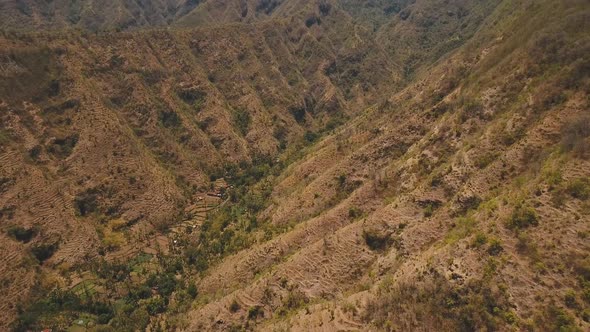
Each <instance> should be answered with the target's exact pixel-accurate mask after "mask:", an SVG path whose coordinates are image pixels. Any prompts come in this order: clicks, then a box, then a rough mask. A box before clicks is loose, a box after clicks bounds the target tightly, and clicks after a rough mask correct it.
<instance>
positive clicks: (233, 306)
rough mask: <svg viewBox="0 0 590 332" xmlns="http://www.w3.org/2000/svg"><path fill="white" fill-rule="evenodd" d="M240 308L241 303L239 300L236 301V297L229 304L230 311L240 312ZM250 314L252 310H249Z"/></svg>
mask: <svg viewBox="0 0 590 332" xmlns="http://www.w3.org/2000/svg"><path fill="white" fill-rule="evenodd" d="M238 310H240V304H239V303H238V301H236V299H234V300H233V301H232V302H231V304H230V305H229V311H230V312H232V313H236V312H238ZM248 314H250V311H249V310H248Z"/></svg>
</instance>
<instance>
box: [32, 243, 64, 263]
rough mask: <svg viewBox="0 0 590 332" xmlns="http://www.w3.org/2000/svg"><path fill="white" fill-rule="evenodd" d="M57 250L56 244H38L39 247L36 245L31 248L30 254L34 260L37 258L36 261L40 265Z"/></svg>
mask: <svg viewBox="0 0 590 332" xmlns="http://www.w3.org/2000/svg"><path fill="white" fill-rule="evenodd" d="M57 248H58V244H57V243H52V244H40V245H37V246H35V247H33V248H31V253H32V254H33V256H35V258H37V260H38V261H39V262H40V263H43V262H44V261H46V260H48V259H49V258H51V256H53V254H54V253H55V251H56V250H57Z"/></svg>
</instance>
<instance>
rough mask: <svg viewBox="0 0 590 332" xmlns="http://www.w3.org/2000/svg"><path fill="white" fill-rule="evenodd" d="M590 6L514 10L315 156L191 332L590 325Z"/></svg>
mask: <svg viewBox="0 0 590 332" xmlns="http://www.w3.org/2000/svg"><path fill="white" fill-rule="evenodd" d="M589 9H590V8H589V6H588V4H587V3H585V2H582V1H580V2H563V3H555V2H554V1H545V2H541V3H539V2H536V1H535V2H532V1H531V2H528V3H520V2H518V3H516V2H515V3H513V2H509V1H505V2H503V3H502V4H501V5H500V6H499V7H498V8H497V10H496V11H495V12H494V14H493V15H492V16H491V17H490V18H489V19H488V20H487V21H486V23H485V25H484V26H483V27H482V28H481V29H480V30H479V31H480V32H479V33H478V34H476V36H475V37H474V38H473V39H472V40H471V41H470V42H469V43H468V44H467V45H465V47H463V48H462V49H461V51H459V52H457V53H456V54H454V55H453V56H451V57H449V58H448V59H446V60H444V61H441V62H440V63H439V64H437V65H436V66H435V67H434V68H432V69H431V70H430V71H429V72H428V73H425V74H423V75H422V76H420V77H419V78H418V80H417V82H416V83H415V84H412V85H411V86H410V87H408V88H407V89H405V90H404V91H402V92H400V93H396V94H393V95H392V96H391V97H390V98H389V99H388V100H387V101H386V102H384V103H382V104H379V105H377V106H375V107H372V108H369V109H367V110H365V111H364V112H363V113H362V115H361V116H359V117H358V118H356V119H355V120H353V121H351V122H350V123H348V124H347V125H345V126H344V128H342V129H341V130H338V131H337V132H336V133H335V134H334V135H330V136H329V137H327V138H325V139H324V140H322V141H321V142H319V143H318V144H316V145H314V147H313V148H311V149H310V150H309V151H307V153H306V157H305V158H304V159H303V160H301V161H299V162H297V163H295V164H293V165H291V166H290V167H289V168H287V170H286V171H284V172H283V173H282V174H281V175H279V176H278V177H277V178H276V179H275V180H274V181H275V183H276V185H275V186H274V187H273V192H272V194H271V201H272V203H271V204H270V206H269V207H268V208H267V209H265V210H264V211H263V212H261V213H260V214H259V217H260V218H268V220H270V222H272V223H273V224H274V225H276V226H277V227H280V226H282V225H286V226H287V229H288V231H286V232H284V233H283V234H281V235H279V236H276V237H275V238H273V239H272V240H269V241H260V242H259V243H258V244H257V245H255V246H253V247H252V248H251V249H248V250H244V251H241V252H239V253H237V254H235V255H233V256H230V257H228V258H226V259H224V261H223V262H222V263H221V264H219V265H217V266H215V267H213V268H211V269H210V272H209V273H207V274H206V275H205V276H204V278H203V279H202V281H200V282H199V290H200V292H201V294H200V295H199V296H200V297H202V298H203V299H204V300H202V302H198V303H197V304H196V308H195V309H193V311H192V313H191V314H190V315H189V317H188V318H186V319H183V318H182V317H180V324H181V326H182V329H183V330H201V329H203V330H232V329H234V330H240V329H243V328H245V329H246V330H248V329H254V330H261V331H268V330H271V331H272V330H301V331H314V330H318V331H320V330H322V331H323V330H326V331H332V330H394V331H408V330H420V331H432V330H445V331H447V330H448V331H456V330H465V331H473V330H500V331H503V330H542V331H563V330H572V331H578V330H579V331H582V330H587V329H588V328H589V327H590V326H589V323H588V321H589V316H588V307H589V304H590V303H589V302H588V301H589V299H588V296H587V295H588V281H589V279H588V267H589V266H588V258H589V257H588V253H589V252H590V251H589V249H590V248H589V247H588V240H587V237H588V232H589V227H590V223H589V221H590V210H589V209H588V208H589V202H588V199H589V195H588V190H590V163H589V159H588V158H589V157H590V156H589V155H588V148H587V147H588V146H589V145H588V143H589V140H590V131H589V130H588V128H590V127H589V124H590V114H589V113H588V109H589V105H588V92H589V88H590V86H589V84H590V82H589V81H588V77H589V75H588V73H589V64H590V63H589V60H590V59H589V58H588V55H587V54H588V47H589V46H590V44H589V42H590V39H589V37H590V35H589V32H590V29H588V28H589V27H588V23H587V22H589V21H588V15H589V14H590V12H589ZM227 232H229V230H228V231H227ZM235 233H236V229H235V228H232V229H231V233H229V234H235ZM228 241H231V240H228ZM183 324H184V325H183Z"/></svg>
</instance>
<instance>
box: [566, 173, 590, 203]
mask: <svg viewBox="0 0 590 332" xmlns="http://www.w3.org/2000/svg"><path fill="white" fill-rule="evenodd" d="M566 190H567V192H568V194H570V195H571V196H572V197H574V198H577V199H581V200H586V199H588V198H589V197H590V179H589V178H578V179H575V180H573V181H572V182H570V183H569V184H568V186H567V188H566Z"/></svg>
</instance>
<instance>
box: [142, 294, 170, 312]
mask: <svg viewBox="0 0 590 332" xmlns="http://www.w3.org/2000/svg"><path fill="white" fill-rule="evenodd" d="M146 309H147V311H148V312H149V313H150V315H153V316H155V315H157V314H161V313H163V312H164V311H165V310H166V303H165V302H164V299H163V298H162V297H159V296H158V297H154V298H151V299H149V300H148V301H147V306H146Z"/></svg>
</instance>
